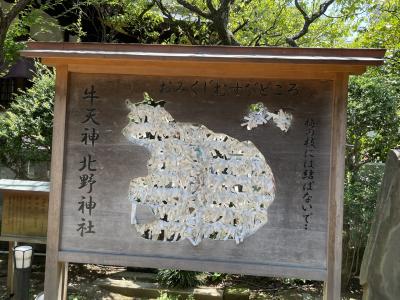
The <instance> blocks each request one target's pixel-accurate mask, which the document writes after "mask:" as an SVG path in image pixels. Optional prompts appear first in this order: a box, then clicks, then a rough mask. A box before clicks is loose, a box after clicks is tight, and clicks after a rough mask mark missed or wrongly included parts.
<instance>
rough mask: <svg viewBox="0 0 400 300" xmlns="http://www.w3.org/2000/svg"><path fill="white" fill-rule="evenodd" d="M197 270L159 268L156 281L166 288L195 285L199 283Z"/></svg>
mask: <svg viewBox="0 0 400 300" xmlns="http://www.w3.org/2000/svg"><path fill="white" fill-rule="evenodd" d="M198 274H199V273H198V272H193V271H183V270H169V269H167V270H160V271H158V273H157V280H158V282H159V283H160V284H161V285H162V286H165V287H168V288H176V287H179V288H188V287H195V286H197V285H199V284H200V283H201V281H200V280H199V279H198V277H197V275H198Z"/></svg>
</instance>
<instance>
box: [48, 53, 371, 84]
mask: <svg viewBox="0 0 400 300" xmlns="http://www.w3.org/2000/svg"><path fill="white" fill-rule="evenodd" d="M43 62H44V63H45V64H47V65H52V66H55V65H58V64H68V65H71V67H72V68H73V69H71V72H79V73H86V72H87V71H86V70H91V71H90V73H96V72H95V70H96V68H97V69H98V70H99V73H103V72H101V70H104V68H105V67H108V68H109V69H110V73H117V72H116V70H118V69H121V68H122V70H123V72H122V73H127V74H138V75H140V74H143V75H164V76H203V77H221V78H222V77H224V78H229V77H230V78H245V77H250V78H265V77H271V76H272V74H273V73H275V77H274V78H281V76H286V77H288V76H289V75H290V73H291V76H292V77H291V78H307V74H317V73H318V74H320V75H321V76H322V77H321V78H318V77H314V79H324V78H326V77H327V76H329V75H330V76H331V77H332V73H335V72H344V73H350V74H361V73H363V72H365V68H366V67H365V66H364V65H346V64H307V63H301V64H300V63H299V64H289V63H270V62H264V63H255V62H242V61H225V62H221V61H190V60H188V61H181V60H173V59H171V60H159V61H157V60H150V59H130V60H124V59H116V58H108V59H105V58H104V59H95V58H81V57H67V58H65V57H49V58H46V57H44V58H43ZM113 70H114V71H113ZM146 70H147V73H146V72H145V71H146ZM253 74H254V75H253Z"/></svg>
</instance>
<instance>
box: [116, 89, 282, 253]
mask: <svg viewBox="0 0 400 300" xmlns="http://www.w3.org/2000/svg"><path fill="white" fill-rule="evenodd" d="M127 105H128V107H129V109H130V113H129V124H128V125H127V126H126V127H125V128H124V129H123V131H122V132H123V134H124V136H125V137H126V138H127V139H128V140H129V141H131V142H132V143H134V144H137V145H141V146H143V147H145V148H147V149H148V150H149V151H150V153H151V158H150V159H149V161H148V163H147V168H148V175H147V176H145V177H139V178H134V179H133V180H132V181H131V183H130V187H129V200H130V201H131V203H132V214H131V223H132V224H134V225H135V227H136V230H137V231H138V232H139V233H140V234H141V235H142V237H144V238H146V239H152V240H163V241H166V242H175V241H178V240H184V239H188V240H189V241H190V242H191V243H192V244H193V245H198V244H199V243H200V242H201V241H202V240H203V239H215V240H235V242H236V243H240V242H243V240H244V239H245V238H246V237H248V236H250V235H251V234H253V233H254V232H256V231H257V230H258V229H259V228H260V227H262V226H263V225H264V224H265V223H266V222H267V208H268V206H269V205H270V204H271V203H272V201H273V200H274V197H275V184H274V177H273V174H272V171H271V169H270V167H269V166H268V164H267V163H266V161H265V158H264V156H263V155H262V154H261V152H260V151H259V150H258V149H257V148H256V147H255V146H254V144H253V143H251V142H250V141H243V142H240V141H238V140H236V139H234V138H232V137H230V136H227V135H226V134H221V133H215V132H213V131H211V130H209V129H208V128H206V127H205V126H203V125H194V124H190V123H181V122H176V121H175V120H174V118H173V117H172V116H171V115H170V114H169V113H168V112H167V111H166V110H165V109H164V107H163V106H162V103H161V102H158V103H157V102H154V101H153V100H152V99H151V98H150V97H149V96H148V95H147V94H145V101H143V102H140V103H130V102H129V101H127Z"/></svg>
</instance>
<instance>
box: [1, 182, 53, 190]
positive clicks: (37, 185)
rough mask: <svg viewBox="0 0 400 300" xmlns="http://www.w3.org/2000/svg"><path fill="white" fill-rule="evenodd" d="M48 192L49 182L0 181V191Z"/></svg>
mask: <svg viewBox="0 0 400 300" xmlns="http://www.w3.org/2000/svg"><path fill="white" fill-rule="evenodd" d="M49 190H50V182H47V181H31V180H13V179H0V191H15V192H46V193H48V192H49Z"/></svg>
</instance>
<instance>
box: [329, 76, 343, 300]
mask: <svg viewBox="0 0 400 300" xmlns="http://www.w3.org/2000/svg"><path fill="white" fill-rule="evenodd" d="M347 82H348V75H346V74H337V75H336V79H335V81H334V99H333V118H332V120H333V121H332V141H331V147H332V157H331V174H330V187H329V190H330V192H329V206H328V249H327V251H328V253H327V257H328V260H327V268H328V276H327V280H326V281H325V284H324V300H339V299H340V292H341V273H342V272H341V270H342V230H343V195H344V170H345V169H344V168H345V166H344V163H345V145H346V118H347V114H346V104H347Z"/></svg>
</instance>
